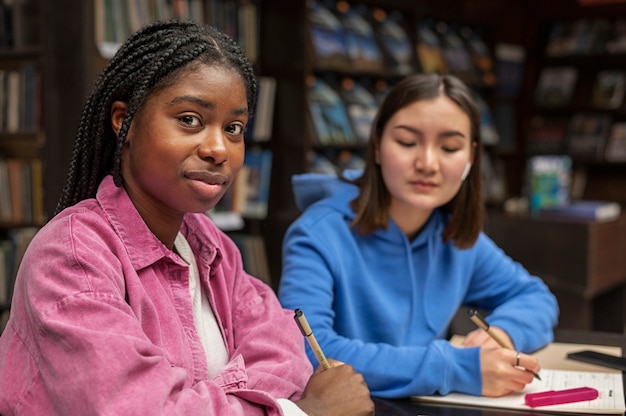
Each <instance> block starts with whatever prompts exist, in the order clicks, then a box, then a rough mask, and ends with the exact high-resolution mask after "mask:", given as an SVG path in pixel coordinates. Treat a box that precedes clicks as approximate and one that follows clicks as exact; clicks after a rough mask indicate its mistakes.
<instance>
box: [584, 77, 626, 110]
mask: <svg viewBox="0 0 626 416" xmlns="http://www.w3.org/2000/svg"><path fill="white" fill-rule="evenodd" d="M625 89H626V71H623V70H620V69H606V70H602V71H599V72H598V73H597V74H596V78H595V80H594V84H593V91H592V97H591V101H592V103H593V105H594V106H595V107H598V108H607V109H615V108H619V107H621V105H622V102H623V101H624V90H625Z"/></svg>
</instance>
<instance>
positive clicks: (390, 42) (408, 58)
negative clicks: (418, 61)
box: [374, 9, 414, 75]
mask: <svg viewBox="0 0 626 416" xmlns="http://www.w3.org/2000/svg"><path fill="white" fill-rule="evenodd" d="M374 18H375V19H376V22H377V23H378V24H377V26H376V27H375V31H376V34H377V36H378V39H379V42H380V44H381V45H382V46H383V51H384V52H385V53H386V55H387V57H388V58H387V59H388V60H389V61H390V62H391V65H390V66H391V67H392V70H393V71H394V72H396V73H398V74H401V75H408V74H409V73H411V72H412V71H413V70H414V68H413V61H414V55H413V54H414V51H413V43H412V42H411V39H410V38H409V34H408V33H407V31H406V30H405V23H404V18H403V16H402V13H400V12H399V11H397V10H394V11H391V12H385V11H384V10H382V9H377V10H376V11H375V12H374Z"/></svg>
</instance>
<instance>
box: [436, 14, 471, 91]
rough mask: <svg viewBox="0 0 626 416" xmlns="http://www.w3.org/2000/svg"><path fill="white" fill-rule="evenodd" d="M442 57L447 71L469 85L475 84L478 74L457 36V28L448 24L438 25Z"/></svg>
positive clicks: (463, 44)
mask: <svg viewBox="0 0 626 416" xmlns="http://www.w3.org/2000/svg"><path fill="white" fill-rule="evenodd" d="M437 28H438V29H439V30H440V34H439V35H440V38H441V45H442V46H443V56H444V58H445V60H446V67H447V68H448V71H450V72H451V73H453V74H455V75H456V76H457V77H459V78H461V79H462V80H463V81H465V82H467V83H469V84H477V81H478V78H479V77H478V73H477V69H476V67H475V66H474V63H473V62H472V58H471V56H470V54H469V52H468V50H467V49H466V47H465V43H464V42H463V39H462V38H461V36H460V35H459V31H458V28H457V27H455V26H454V25H451V24H448V23H439V25H438V26H437Z"/></svg>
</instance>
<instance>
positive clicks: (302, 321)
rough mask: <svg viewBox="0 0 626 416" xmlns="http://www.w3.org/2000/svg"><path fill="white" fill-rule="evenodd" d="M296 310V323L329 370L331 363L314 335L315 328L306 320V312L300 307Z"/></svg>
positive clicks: (322, 363) (320, 360)
mask: <svg viewBox="0 0 626 416" xmlns="http://www.w3.org/2000/svg"><path fill="white" fill-rule="evenodd" d="M294 312H295V315H294V317H293V319H295V320H296V323H297V324H298V328H300V332H302V335H304V337H305V338H306V340H307V341H308V342H309V345H310V346H311V349H312V350H313V352H314V353H315V356H316V357H317V360H318V361H319V362H320V364H321V365H322V367H324V370H328V369H329V368H330V363H329V362H328V360H327V359H326V356H325V355H324V351H322V347H320V344H318V342H317V339H315V335H313V330H312V329H311V327H310V326H309V323H308V321H307V320H306V317H305V316H304V312H302V311H301V310H300V309H296V310H294Z"/></svg>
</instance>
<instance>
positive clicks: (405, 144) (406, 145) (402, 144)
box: [397, 140, 415, 147]
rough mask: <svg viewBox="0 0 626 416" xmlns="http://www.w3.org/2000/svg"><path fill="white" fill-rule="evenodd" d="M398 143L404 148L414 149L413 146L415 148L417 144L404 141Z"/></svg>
mask: <svg viewBox="0 0 626 416" xmlns="http://www.w3.org/2000/svg"><path fill="white" fill-rule="evenodd" d="M397 142H398V144H399V145H400V146H402V147H412V146H415V142H409V141H404V140H398V141H397Z"/></svg>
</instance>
